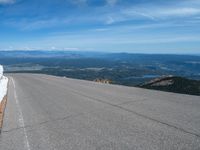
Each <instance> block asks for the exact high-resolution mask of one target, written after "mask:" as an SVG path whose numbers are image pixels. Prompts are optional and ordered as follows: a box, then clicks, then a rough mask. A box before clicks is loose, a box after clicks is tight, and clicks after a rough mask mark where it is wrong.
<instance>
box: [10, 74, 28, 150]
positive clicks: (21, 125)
mask: <svg viewBox="0 0 200 150" xmlns="http://www.w3.org/2000/svg"><path fill="white" fill-rule="evenodd" d="M11 80H12V83H13V87H14V98H15V102H16V105H17V109H18V112H19V125H20V127H21V128H23V131H24V146H25V147H26V149H27V150H31V148H30V145H29V141H28V136H27V131H26V128H25V124H24V118H23V114H22V110H21V107H20V104H19V101H18V97H17V93H16V88H15V87H16V86H15V81H14V80H13V78H11Z"/></svg>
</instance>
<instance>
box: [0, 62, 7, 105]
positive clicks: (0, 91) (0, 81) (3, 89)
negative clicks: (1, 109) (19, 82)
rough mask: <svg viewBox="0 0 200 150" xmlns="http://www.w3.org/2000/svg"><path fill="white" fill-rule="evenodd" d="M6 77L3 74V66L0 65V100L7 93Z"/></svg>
mask: <svg viewBox="0 0 200 150" xmlns="http://www.w3.org/2000/svg"><path fill="white" fill-rule="evenodd" d="M7 84H8V78H7V77H5V76H3V66H2V65H0V102H1V101H2V100H3V98H4V96H5V95H6V93H7Z"/></svg>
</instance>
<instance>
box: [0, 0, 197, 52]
mask: <svg viewBox="0 0 200 150" xmlns="http://www.w3.org/2000/svg"><path fill="white" fill-rule="evenodd" d="M0 50H70V51H100V52H131V53H176V54H200V0H0Z"/></svg>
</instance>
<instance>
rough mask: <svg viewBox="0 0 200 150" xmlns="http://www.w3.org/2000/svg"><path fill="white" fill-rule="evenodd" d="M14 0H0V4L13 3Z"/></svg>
mask: <svg viewBox="0 0 200 150" xmlns="http://www.w3.org/2000/svg"><path fill="white" fill-rule="evenodd" d="M14 3H15V0H0V5H3V4H14Z"/></svg>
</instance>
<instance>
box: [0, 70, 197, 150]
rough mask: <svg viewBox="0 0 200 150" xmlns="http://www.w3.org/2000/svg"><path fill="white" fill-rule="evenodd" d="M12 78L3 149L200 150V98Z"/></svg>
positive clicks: (65, 80) (64, 80)
mask: <svg viewBox="0 0 200 150" xmlns="http://www.w3.org/2000/svg"><path fill="white" fill-rule="evenodd" d="M7 76H8V77H9V92H8V102H7V106H6V111H5V116H4V123H3V128H2V133H1V135H0V150H199V149H200V98H199V97H198V96H189V95H183V94H174V93H167V92H158V91H152V90H146V89H139V88H134V87H125V86H118V85H106V84H101V83H95V82H90V81H83V80H75V79H68V78H62V77H54V76H48V75H39V74H7Z"/></svg>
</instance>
